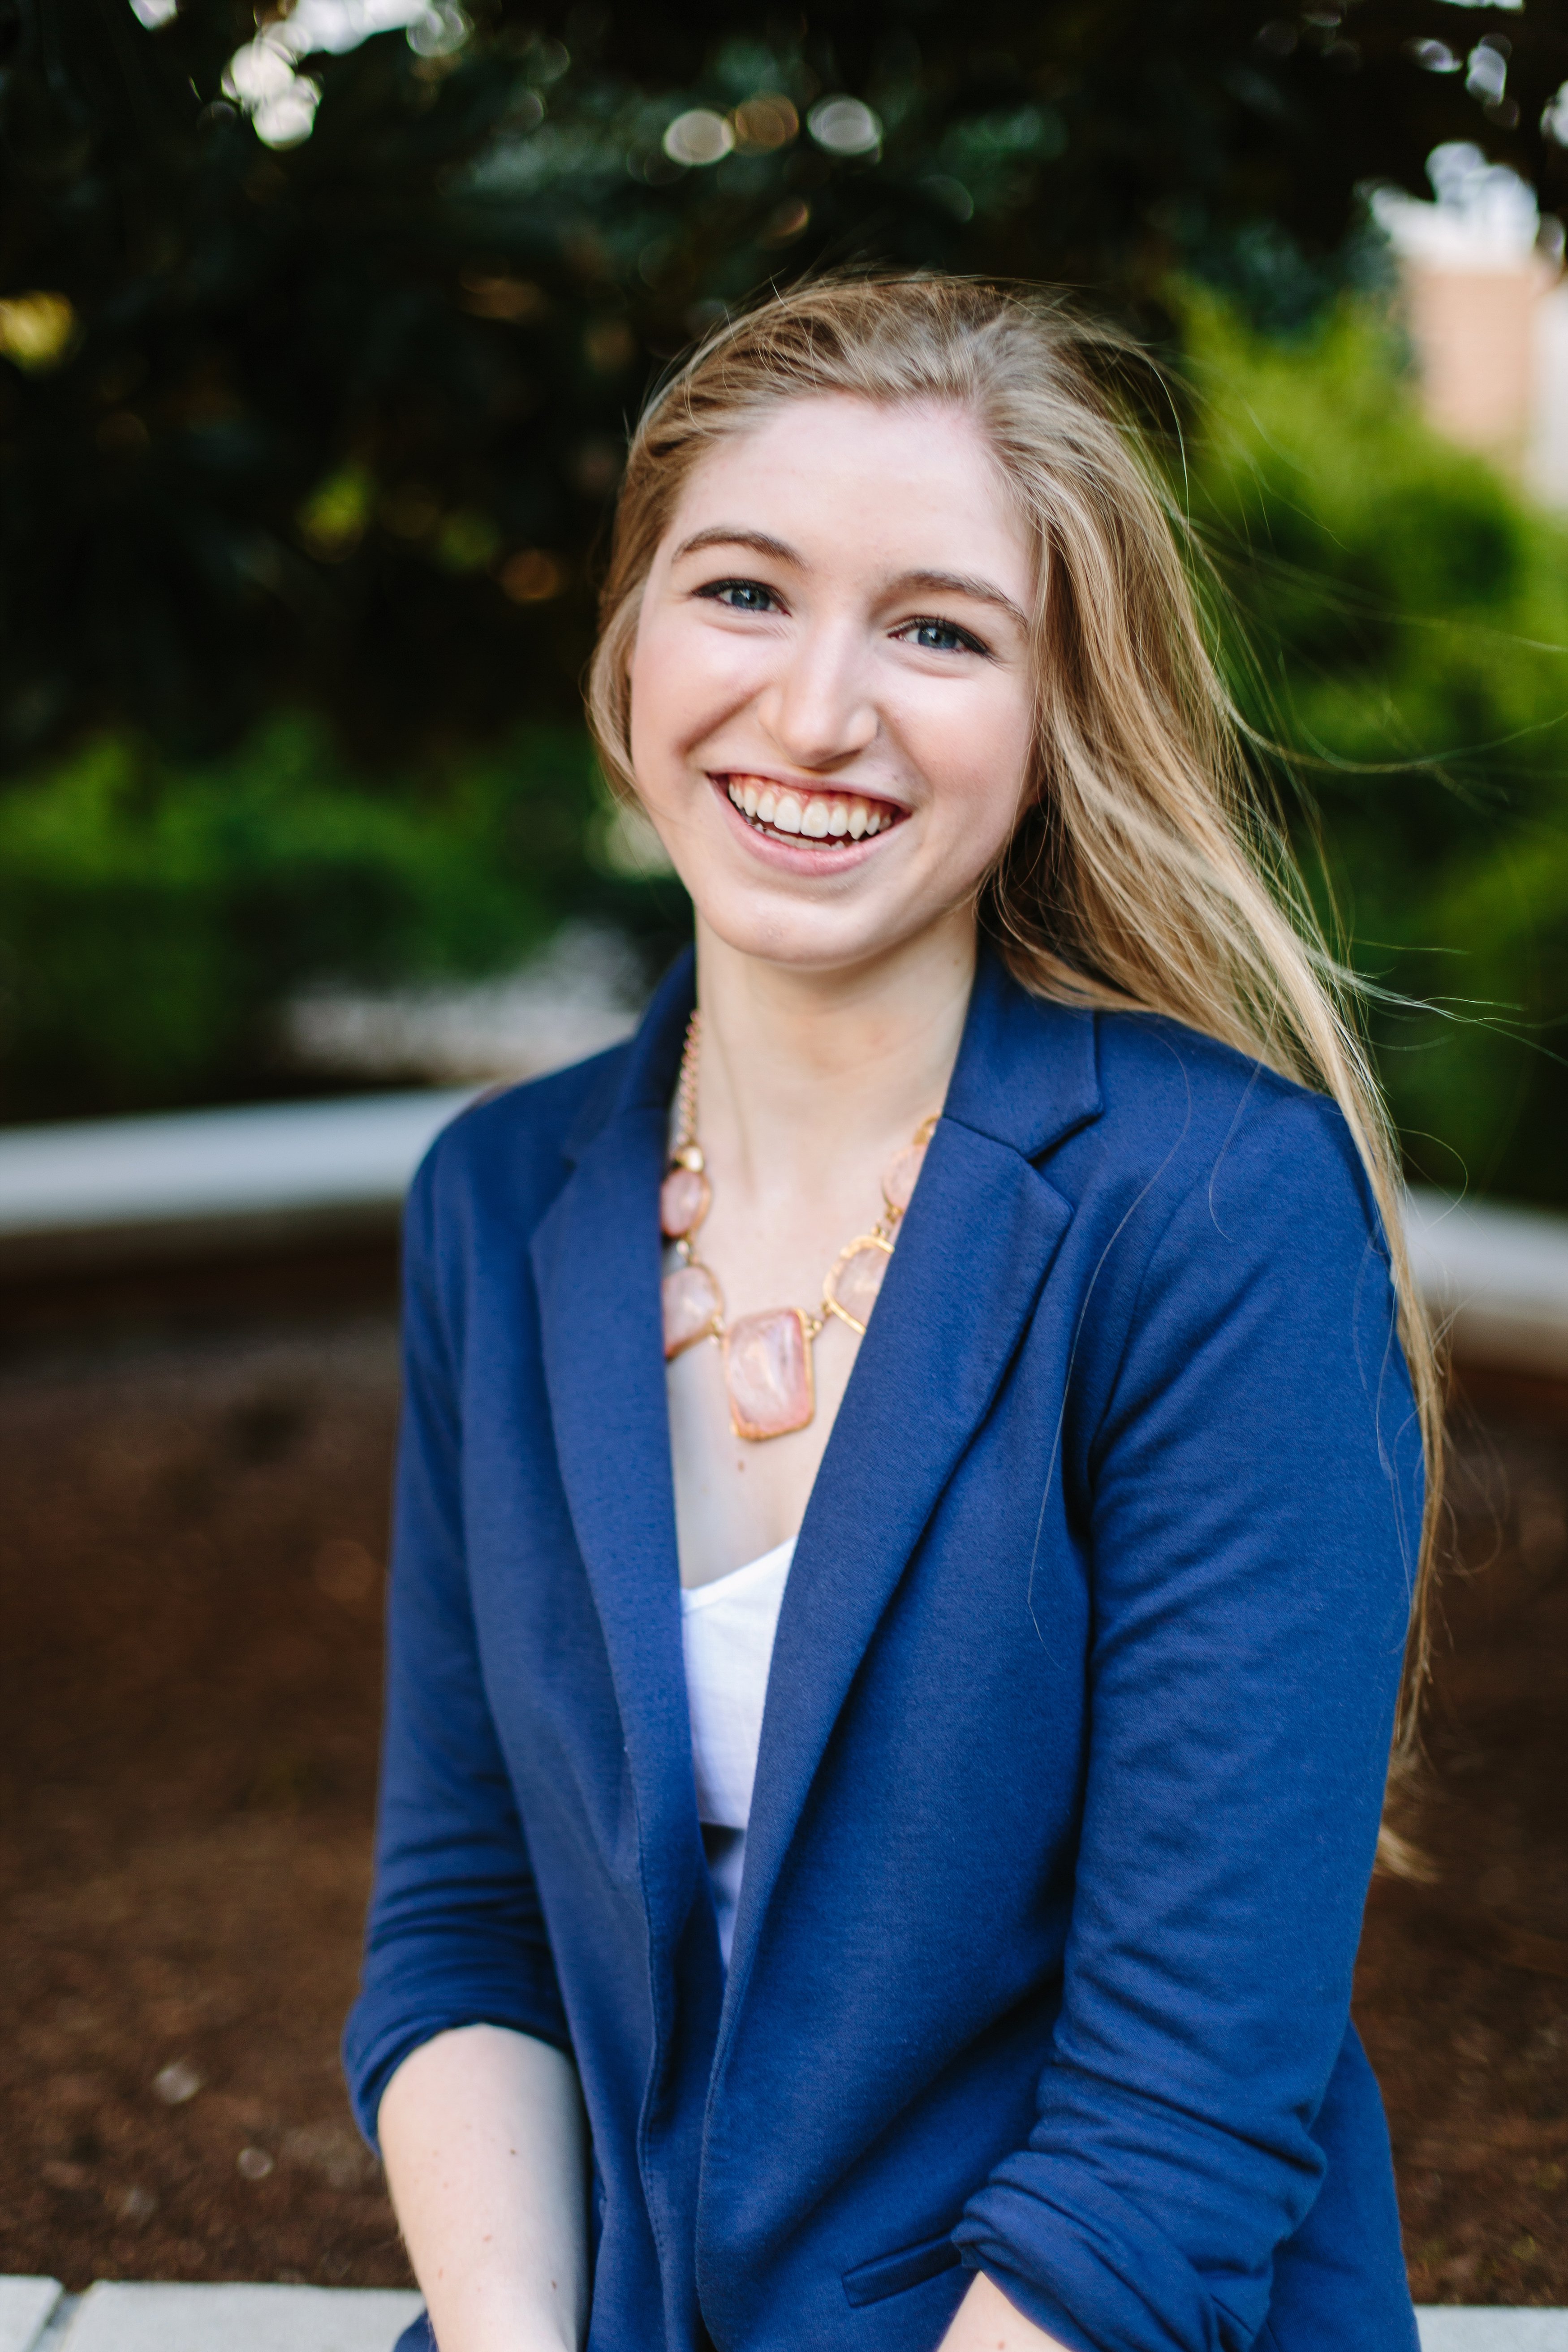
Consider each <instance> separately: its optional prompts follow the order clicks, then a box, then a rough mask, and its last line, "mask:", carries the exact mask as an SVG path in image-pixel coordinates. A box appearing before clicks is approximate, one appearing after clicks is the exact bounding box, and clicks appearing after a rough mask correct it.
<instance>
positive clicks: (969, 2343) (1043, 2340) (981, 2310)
mask: <svg viewBox="0 0 1568 2352" xmlns="http://www.w3.org/2000/svg"><path fill="white" fill-rule="evenodd" d="M940 2352H1066V2347H1065V2346H1064V2345H1062V2344H1061V2343H1060V2342H1059V2341H1058V2338H1057V2337H1056V2336H1047V2334H1046V2332H1045V2330H1044V2328H1042V2327H1037V2326H1035V2324H1034V2322H1033V2320H1031V2319H1026V2318H1025V2317H1024V2315H1023V2313H1022V2312H1020V2311H1015V2310H1014V2308H1013V2305H1011V2304H1010V2303H1009V2302H1008V2300H1007V2298H1006V2296H1005V2294H1003V2292H1002V2290H1001V2288H1000V2287H999V2286H997V2285H995V2284H994V2282H993V2281H992V2280H991V2279H989V2278H987V2276H986V2274H985V2273H984V2271H977V2272H976V2273H975V2274H974V2284H973V2286H972V2287H971V2288H970V2290H969V2293H968V2294H966V2295H965V2296H964V2298H963V2302H962V2303H961V2304H960V2305H959V2306H958V2309H957V2311H956V2312H955V2314H954V2315H953V2321H952V2326H951V2327H950V2328H949V2329H948V2331H947V2334H946V2335H945V2336H943V2337H942V2344H941V2347H940Z"/></svg>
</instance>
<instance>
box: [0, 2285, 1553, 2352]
mask: <svg viewBox="0 0 1568 2352" xmlns="http://www.w3.org/2000/svg"><path fill="white" fill-rule="evenodd" d="M419 2307H420V2305H419V2297H418V2296H417V2295H416V2294H389V2293H384V2292H380V2291H377V2292H374V2293H372V2292H366V2291H364V2290H362V2289H355V2288H349V2287H321V2286H150V2285H142V2284H135V2285H132V2284H121V2283H114V2284H99V2285H98V2286H95V2287H93V2288H91V2289H90V2290H89V2293H88V2294H84V2295H80V2296H68V2295H66V2296H62V2294H61V2293H60V2290H59V2288H58V2286H57V2285H56V2284H55V2282H54V2280H53V2279H20V2278H10V2279H6V2278H0V2352H392V2347H393V2345H394V2344H395V2342H396V2341H397V2337H398V2335H399V2333H400V2331H401V2330H402V2329H403V2328H405V2327H406V2326H407V2325H408V2323H409V2321H410V2320H411V2319H412V2318H413V2317H414V2316H415V2315H416V2312H417V2311H418V2310H419ZM1419 2318H1420V2323H1421V2352H1568V2311H1501V2310H1493V2309H1489V2308H1481V2309H1476V2310H1468V2311H1461V2310H1447V2309H1445V2310H1435V2309H1434V2310H1426V2311H1423V2312H1421V2313H1420V2314H1419Z"/></svg>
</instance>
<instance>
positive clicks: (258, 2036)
mask: <svg viewBox="0 0 1568 2352" xmlns="http://www.w3.org/2000/svg"><path fill="white" fill-rule="evenodd" d="M395 1403H396V1371H395V1349H394V1344H393V1335H392V1331H391V1328H390V1326H389V1325H388V1323H387V1322H386V1321H385V1319H384V1318H379V1317H370V1318H365V1319H363V1320H362V1321H359V1322H354V1321H353V1320H348V1319H339V1320H337V1321H335V1322H333V1323H332V1324H331V1325H330V1326H321V1327H319V1328H315V1329H300V1330H296V1331H295V1332H294V1333H292V1334H289V1332H287V1331H286V1330H278V1331H274V1332H273V1333H271V1334H270V1335H268V1333H266V1332H265V1331H260V1330H252V1331H251V1332H250V1333H248V1334H247V1335H243V1336H240V1337H237V1338H233V1339H228V1340H220V1339H185V1340H184V1341H181V1342H179V1343H177V1344H176V1343H169V1344H164V1345H162V1346H153V1345H152V1344H142V1345H141V1346H140V1347H137V1348H135V1349H126V1350H123V1351H122V1352H121V1353H119V1354H118V1355H116V1354H115V1353H114V1352H113V1351H112V1350H111V1349H106V1348H105V1347H104V1346H103V1345H100V1346H99V1347H98V1348H97V1349H96V1350H91V1351H85V1352H84V1351H79V1352H78V1354H77V1355H76V1357H75V1358H74V1359H72V1358H71V1357H68V1356H66V1355H62V1354H61V1353H60V1352H59V1351H58V1349H57V1350H56V1352H55V1353H54V1354H53V1355H52V1356H47V1355H45V1354H44V1353H42V1352H41V1351H39V1350H36V1349H35V1350H34V1351H32V1352H31V1353H29V1354H28V1355H27V1356H26V1358H25V1359H24V1358H18V1357H15V1356H14V1357H13V1360H12V1361H11V1362H10V1364H9V1365H8V1367H7V1368H6V1369H5V1370H4V1372H0V1464H3V1465H4V1468H3V1471H0V1478H3V1507H0V1675H3V1677H4V1680H3V1685H0V1723H3V1724H4V1727H5V1730H4V1738H3V1744H0V1983H3V1984H4V1986H5V2011H6V2031H5V2034H4V2035H3V2036H0V2112H3V2113H4V2116H5V2129H4V2131H3V2132H0V2272H4V2271H44V2272H52V2273H55V2274H56V2275H57V2276H58V2277H60V2278H63V2279H64V2280H65V2281H66V2282H67V2284H68V2285H70V2286H73V2287H81V2286H84V2285H86V2284H88V2283H89V2280H91V2279H92V2278H94V2277H143V2278H146V2277H162V2278H185V2279H218V2278H251V2279H285V2280H287V2279H304V2280H311V2281H316V2282H321V2283H323V2284H346V2283H350V2282H352V2283H354V2284H361V2285H395V2284H406V2277H407V2274H406V2271H405V2264H404V2261H403V2257H402V2254H401V2252H400V2250H399V2247H398V2243H397V2238H396V2233H395V2229H394V2226H393V2221H392V2217H391V2213H390V2211H389V2210H388V2207H387V2205H386V2201H385V2199H384V2195H383V2193H382V2190H381V2187H380V2184H379V2181H378V2179H377V2177H376V2175H375V2172H374V2168H373V2167H372V2166H371V2164H370V2162H369V2159H368V2158H366V2157H365V2155H364V2153H363V2149H362V2147H361V2146H360V2143H359V2141H358V2139H357V2137H356V2136H355V2134H354V2132H353V2126H352V2125H351V2124H350V2121H349V2118H348V2114H347V2109H346V2106H345V2104H344V2100H343V2095H342V2087H341V2084H340V2080H339V2076H338V2070H337V2055H336V2043H337V2036H338V2031H339V2026H340V2023H341V2020H342V2013H343V2011H344V2009H345V2007H346V2006H347V2003H348V2000H349V1999H350V1997H351V1994H352V1991H353V1980H354V1969H355V1958H356V1943H357V1937H358V1931H359V1922H360V1916H361V1911H362V1907H363V1901H364V1895H365V1888H366V1880H367V1864H368V1849H369V1824H370V1814H371V1805H372V1796H373V1789H374V1770H375V1727H376V1717H377V1707H378V1677H379V1649H380V1642H379V1630H378V1629H379V1611H380V1584H381V1568H380V1562H381V1560H382V1559H383V1557H384V1544H385V1533H386V1519H385V1498H386V1485H387V1469H388V1459H389V1453H390V1446H391V1439H392V1431H393V1423H394V1415H395ZM1479 1406H1480V1411H1481V1414H1482V1415H1484V1418H1478V1417H1476V1416H1475V1415H1472V1416H1471V1417H1469V1418H1468V1420H1466V1421H1463V1422H1462V1423H1461V1426H1462V1432H1463V1434H1462V1445H1461V1453H1462V1457H1463V1459H1462V1472H1461V1477H1460V1480H1459V1493H1458V1517H1459V1531H1460V1538H1461V1548H1462V1551H1463V1556H1464V1559H1465V1562H1466V1568H1465V1571H1464V1573H1463V1574H1462V1575H1460V1576H1458V1577H1455V1578H1454V1579H1452V1580H1450V1584H1449V1588H1448V1593H1447V1602H1446V1617H1447V1633H1446V1634H1445V1636H1444V1639H1443V1642H1442V1643H1441V1646H1440V1654H1439V1659H1438V1670H1437V1687H1436V1698H1435V1702H1434V1706H1433V1710H1432V1716H1431V1727H1430V1734H1429V1739H1430V1746H1431V1749H1432V1758H1433V1775H1434V1782H1435V1793H1434V1796H1433V1798H1432V1800H1431V1801H1429V1802H1428V1803H1427V1804H1426V1807H1425V1809H1424V1812H1423V1817H1422V1819H1421V1820H1420V1822H1418V1823H1417V1824H1416V1827H1417V1828H1418V1831H1419V1833H1420V1835H1421V1837H1422V1839H1423V1841H1424V1843H1425V1844H1426V1850H1427V1852H1428V1853H1430V1854H1431V1856H1432V1857H1433V1860H1434V1862H1435V1863H1436V1864H1437V1865H1438V1866H1439V1869H1440V1875H1439V1876H1438V1878H1437V1879H1436V1882H1435V1883H1434V1884H1433V1885H1429V1886H1424V1887H1413V1886H1409V1885H1394V1884H1383V1885H1379V1887H1378V1888H1377V1889H1376V1890H1375V1891H1374V1895H1373V1903H1372V1906H1371V1911H1370V1915H1369V1919H1368V1927H1367V1934H1366V1939H1365V1944H1364V1948H1363V1963H1362V1975H1361V1989H1360V1998H1359V2003H1358V2013H1359V2016H1360V2019H1361V2023H1362V2027H1363V2032H1364V2033H1365V2035H1366V2039H1367V2042H1368V2046H1369V2048H1370V2050H1371V2053H1372V2056H1373V2063H1374V2064H1375V2065H1376V2066H1377V2068H1378V2071H1379V2073H1380V2074H1381V2076H1382V2079H1383V2083H1384V2091H1385V2094H1386V2096H1387V2099H1388V2104H1389V2109H1390V2115H1391V2119H1392V2122H1393V2126H1394V2142H1395V2149H1396V2154H1397V2157H1398V2160H1399V2166H1400V2173H1401V2181H1402V2187H1403V2192H1404V2199H1405V2231H1406V2242H1407V2245H1408V2248H1409V2252H1410V2257H1411V2269H1412V2277H1413V2283H1414V2285H1415V2291H1416V2294H1417V2297H1418V2299H1419V2300H1422V2301H1431V2302H1444V2301H1447V2302H1483V2303H1484V2302H1497V2303H1525V2304H1531V2303H1533V2304H1568V1771H1565V1770H1564V1763H1565V1760H1568V1753H1565V1751H1568V1447H1565V1440H1564V1433H1565V1432H1568V1408H1565V1407H1564V1405H1563V1402H1562V1400H1554V1399H1550V1398H1542V1396H1540V1395H1535V1396H1533V1397H1531V1396H1528V1395H1527V1396H1524V1397H1522V1398H1521V1396H1520V1395H1517V1394H1516V1395H1512V1396H1510V1395H1506V1394H1503V1393H1502V1392H1500V1391H1497V1390H1495V1389H1494V1391H1491V1392H1490V1393H1489V1395H1487V1396H1484V1397H1481V1398H1479Z"/></svg>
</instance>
